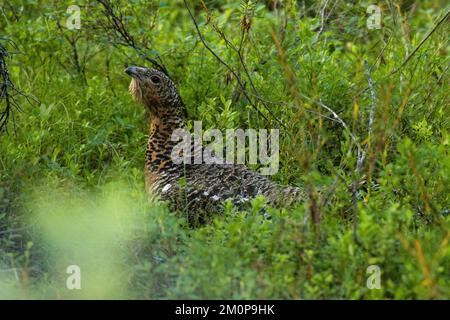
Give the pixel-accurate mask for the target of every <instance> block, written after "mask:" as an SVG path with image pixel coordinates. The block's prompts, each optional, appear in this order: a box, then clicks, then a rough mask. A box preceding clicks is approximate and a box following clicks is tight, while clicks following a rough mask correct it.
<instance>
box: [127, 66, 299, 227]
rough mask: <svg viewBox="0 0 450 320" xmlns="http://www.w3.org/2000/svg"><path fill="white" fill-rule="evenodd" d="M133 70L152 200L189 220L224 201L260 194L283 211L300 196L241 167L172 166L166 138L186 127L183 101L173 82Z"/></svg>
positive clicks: (200, 149)
mask: <svg viewBox="0 0 450 320" xmlns="http://www.w3.org/2000/svg"><path fill="white" fill-rule="evenodd" d="M127 70H128V69H127ZM136 70H137V71H136ZM136 70H133V71H135V72H134V74H131V75H132V77H133V79H132V82H131V84H130V92H131V94H132V95H133V97H134V99H135V100H136V101H138V102H140V103H142V104H144V105H145V106H146V107H147V108H148V109H149V111H150V112H151V114H152V120H151V123H150V133H149V140H148V143H147V152H146V164H145V171H146V187H147V190H148V192H149V193H150V194H151V195H152V196H157V197H159V198H160V199H161V200H166V201H168V202H169V204H170V205H171V208H172V209H174V210H181V211H185V212H188V213H189V216H190V218H193V217H194V216H196V215H197V216H198V215H203V216H207V215H209V214H213V213H218V212H220V211H221V210H222V205H223V202H224V201H225V200H228V199H229V200H231V201H232V202H233V203H234V204H235V205H237V206H242V205H245V204H246V203H247V202H248V201H249V200H250V199H252V198H254V197H256V196H257V195H263V196H265V197H266V198H267V199H268V201H269V203H270V205H272V206H275V207H277V206H283V207H285V206H289V205H291V204H293V203H294V202H296V201H301V200H302V199H304V198H305V194H304V192H303V190H302V189H300V188H296V187H284V186H280V185H279V184H277V183H275V182H273V181H271V180H269V179H268V178H267V177H266V176H263V175H260V174H258V173H257V172H254V171H251V170H249V169H248V168H246V167H245V166H243V165H234V164H175V163H174V162H173V161H172V160H171V153H172V150H173V148H174V146H175V145H176V144H177V142H173V141H172V140H171V135H172V132H173V131H174V130H176V129H180V128H185V121H184V119H183V117H182V115H183V113H184V110H183V109H184V104H183V102H182V99H181V97H180V95H179V94H178V91H177V90H176V87H175V85H174V83H173V82H172V80H170V79H169V77H167V76H166V75H165V74H163V73H162V72H160V71H157V70H154V69H150V68H137V69H136ZM127 73H128V72H127ZM130 73H131V71H130ZM153 80H154V81H153ZM155 82H156V83H155ZM191 150H192V152H191V156H192V157H194V155H195V153H198V152H203V146H201V145H200V146H199V147H197V149H194V143H193V142H192V145H191ZM192 163H193V162H192ZM197 219H199V218H198V217H197ZM200 220H202V218H200Z"/></svg>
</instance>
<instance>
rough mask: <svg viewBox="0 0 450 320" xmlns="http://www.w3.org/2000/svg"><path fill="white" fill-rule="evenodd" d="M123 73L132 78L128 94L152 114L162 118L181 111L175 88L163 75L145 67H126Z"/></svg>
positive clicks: (181, 105)
mask: <svg viewBox="0 0 450 320" xmlns="http://www.w3.org/2000/svg"><path fill="white" fill-rule="evenodd" d="M125 72H126V73H127V74H128V75H130V76H131V78H132V80H131V83H130V93H131V95H132V96H133V98H134V100H135V101H137V102H139V103H142V104H144V105H145V106H147V107H148V108H149V110H150V112H152V113H153V114H155V115H157V116H162V115H164V114H167V113H173V112H176V111H180V110H182V109H183V103H182V100H181V97H180V95H179V94H178V91H177V88H176V86H175V84H174V83H173V81H172V80H171V79H170V78H169V77H168V76H167V75H166V74H165V73H163V72H161V71H159V70H156V69H152V68H145V67H128V68H126V69H125ZM177 113H178V112H177Z"/></svg>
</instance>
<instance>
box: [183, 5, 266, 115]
mask: <svg viewBox="0 0 450 320" xmlns="http://www.w3.org/2000/svg"><path fill="white" fill-rule="evenodd" d="M184 4H185V6H186V9H187V11H188V12H189V15H190V16H191V19H192V22H193V23H194V25H195V29H196V30H197V34H198V36H199V38H200V40H201V42H202V43H203V45H204V46H205V48H206V49H207V50H208V51H209V52H210V53H211V54H212V55H213V56H214V57H215V58H216V59H217V60H218V61H219V62H220V63H221V64H222V65H224V66H225V67H226V68H227V69H228V70H229V71H230V72H231V73H232V74H233V76H234V77H235V78H236V80H237V82H238V84H239V86H240V88H241V90H242V93H243V94H244V96H245V98H246V99H247V100H248V101H249V103H250V105H251V106H252V108H253V109H255V110H256V111H257V112H258V113H259V115H261V116H262V117H263V118H264V120H266V121H267V122H270V121H269V119H267V117H266V115H265V114H264V113H262V112H261V110H259V108H258V107H257V106H256V105H255V103H254V102H253V101H252V99H251V98H250V96H249V95H248V93H247V91H246V89H245V86H244V84H243V82H242V80H241V78H240V77H239V75H238V74H237V73H236V71H235V70H234V69H233V68H232V67H230V65H229V64H228V63H226V62H225V61H224V60H223V59H222V58H221V57H220V56H219V55H218V54H217V53H215V52H214V50H212V49H211V47H210V46H209V45H208V44H207V43H206V40H205V38H204V37H203V35H202V33H201V31H200V28H199V26H198V22H197V20H196V19H195V17H194V15H193V14H192V11H191V8H190V7H189V4H188V2H187V1H186V0H184Z"/></svg>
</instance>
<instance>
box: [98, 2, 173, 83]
mask: <svg viewBox="0 0 450 320" xmlns="http://www.w3.org/2000/svg"><path fill="white" fill-rule="evenodd" d="M97 1H98V2H100V4H102V6H103V8H104V13H105V16H106V18H107V19H108V23H109V29H112V30H113V31H114V32H115V34H116V36H119V38H121V39H122V40H123V43H120V44H122V45H126V46H128V47H130V48H132V49H133V50H134V51H136V52H137V53H138V54H139V56H140V57H141V58H143V59H144V60H146V61H148V62H150V63H151V64H152V65H153V67H155V68H156V69H158V70H160V71H162V72H164V73H165V74H167V75H169V73H168V71H167V68H166V67H165V65H164V63H163V61H162V58H161V57H160V56H159V55H158V54H155V58H152V57H149V56H148V54H147V51H149V48H148V47H147V46H145V47H144V49H145V50H144V49H142V48H141V47H140V46H139V45H138V44H137V43H136V40H135V39H134V37H133V36H132V35H131V34H130V33H129V32H128V30H127V28H126V27H125V24H124V22H123V17H122V14H121V13H120V12H119V13H117V12H116V11H115V10H114V8H113V7H112V5H111V2H110V1H109V0H97ZM105 29H106V30H108V28H105Z"/></svg>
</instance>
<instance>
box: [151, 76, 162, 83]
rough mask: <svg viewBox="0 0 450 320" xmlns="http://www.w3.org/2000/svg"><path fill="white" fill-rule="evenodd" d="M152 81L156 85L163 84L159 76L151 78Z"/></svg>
mask: <svg viewBox="0 0 450 320" xmlns="http://www.w3.org/2000/svg"><path fill="white" fill-rule="evenodd" d="M150 80H151V81H152V82H153V83H155V84H159V83H160V82H161V79H160V78H159V77H157V76H151V77H150Z"/></svg>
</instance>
